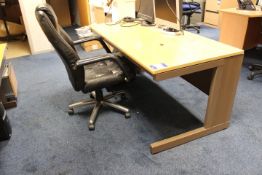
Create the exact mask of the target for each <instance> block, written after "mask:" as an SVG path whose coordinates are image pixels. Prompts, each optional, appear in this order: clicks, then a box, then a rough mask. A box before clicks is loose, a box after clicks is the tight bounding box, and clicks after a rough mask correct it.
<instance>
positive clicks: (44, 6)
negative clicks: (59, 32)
mask: <svg viewBox="0 0 262 175" xmlns="http://www.w3.org/2000/svg"><path fill="white" fill-rule="evenodd" d="M40 11H41V12H43V13H45V14H46V15H47V16H48V18H49V19H50V21H51V22H52V24H53V25H54V27H55V28H56V29H58V21H57V17H56V14H55V12H54V10H53V8H52V7H51V6H50V5H49V4H47V3H44V4H40V5H38V6H37V7H36V10H35V12H36V13H37V12H40Z"/></svg>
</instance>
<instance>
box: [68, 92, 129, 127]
mask: <svg viewBox="0 0 262 175" xmlns="http://www.w3.org/2000/svg"><path fill="white" fill-rule="evenodd" d="M116 96H121V98H125V92H124V91H117V92H113V93H111V94H109V95H106V96H103V94H102V91H101V90H99V91H95V92H92V93H91V94H90V97H91V99H88V100H81V101H79V102H75V103H73V104H70V105H69V106H68V108H69V110H68V114H69V115H73V114H74V108H77V107H82V106H87V105H94V108H93V111H92V113H91V116H90V119H89V123H88V128H89V130H94V129H95V122H96V119H97V117H98V113H99V110H100V109H101V107H102V106H108V107H111V108H113V109H116V110H118V111H120V112H123V113H124V114H125V118H130V112H129V109H128V108H126V107H124V106H121V105H118V104H115V103H112V102H110V101H109V100H110V99H111V98H113V97H116Z"/></svg>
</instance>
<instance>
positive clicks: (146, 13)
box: [136, 0, 155, 24]
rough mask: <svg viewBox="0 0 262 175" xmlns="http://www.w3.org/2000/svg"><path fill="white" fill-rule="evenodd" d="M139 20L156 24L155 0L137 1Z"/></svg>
mask: <svg viewBox="0 0 262 175" xmlns="http://www.w3.org/2000/svg"><path fill="white" fill-rule="evenodd" d="M136 12H137V18H142V19H143V20H144V21H145V22H146V23H148V24H154V23H155V0H137V1H136Z"/></svg>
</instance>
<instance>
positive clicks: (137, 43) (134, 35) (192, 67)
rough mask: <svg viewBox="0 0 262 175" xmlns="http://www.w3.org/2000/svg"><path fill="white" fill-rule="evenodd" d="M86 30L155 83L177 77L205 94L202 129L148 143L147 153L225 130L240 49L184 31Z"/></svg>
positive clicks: (104, 27)
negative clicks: (123, 56) (103, 40)
mask: <svg viewBox="0 0 262 175" xmlns="http://www.w3.org/2000/svg"><path fill="white" fill-rule="evenodd" d="M91 28H92V30H93V31H94V32H96V33H97V34H99V35H101V36H102V37H103V38H104V39H105V40H106V41H107V42H108V43H109V44H110V45H112V46H113V47H115V48H116V49H118V50H119V51H120V52H122V53H123V54H124V55H126V56H127V57H128V58H129V59H130V60H131V61H132V62H134V63H135V64H136V65H137V66H138V67H140V68H141V69H143V70H145V71H146V72H148V73H149V74H150V75H151V76H152V77H153V78H154V80H156V81H160V80H165V79H168V78H172V77H176V76H181V77H182V78H184V79H185V80H187V81H188V82H190V83H191V84H193V85H194V86H196V87H197V88H199V89H200V90H201V91H203V92H204V93H206V94H207V95H209V98H208V104H207V109H206V115H205V121H204V125H203V127H200V128H197V129H194V130H191V131H188V132H185V133H182V134H180V135H176V136H173V137H171V138H167V139H164V140H160V141H157V142H155V143H152V144H151V145H150V149H151V153H153V154H154V153H157V152H160V151H164V150H166V149H170V148H172V147H175V146H177V145H180V144H183V143H186V142H189V141H191V140H194V139H197V138H200V137H202V136H205V135H208V134H211V133H214V132H217V131H220V130H222V129H225V128H227V127H228V126H229V122H230V116H231V110H232V106H233V102H234V97H235V93H236V88H237V83H238V80H239V74H240V69H241V65H242V60H243V50H240V49H237V48H234V47H231V46H228V45H225V44H222V43H219V42H216V41H213V40H210V39H207V38H204V37H201V36H199V35H196V34H192V33H189V32H185V34H184V35H181V36H173V35H170V34H166V33H163V32H162V31H160V30H159V29H156V28H154V27H143V26H135V27H120V26H119V25H114V26H108V25H105V24H94V25H92V26H91ZM192 48H193V49H192Z"/></svg>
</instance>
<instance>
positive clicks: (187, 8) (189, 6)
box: [182, 3, 201, 11]
mask: <svg viewBox="0 0 262 175" xmlns="http://www.w3.org/2000/svg"><path fill="white" fill-rule="evenodd" d="M182 8H183V11H196V10H200V9H201V8H200V6H199V5H194V4H189V3H183V5H182Z"/></svg>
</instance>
